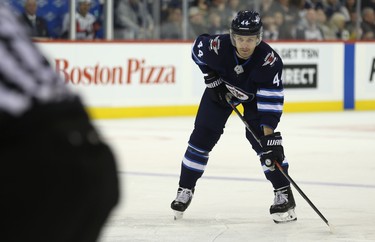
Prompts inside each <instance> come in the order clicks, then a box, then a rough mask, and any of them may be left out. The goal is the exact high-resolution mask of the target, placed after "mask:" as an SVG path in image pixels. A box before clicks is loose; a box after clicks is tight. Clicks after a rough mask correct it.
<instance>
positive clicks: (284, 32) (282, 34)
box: [273, 11, 293, 40]
mask: <svg viewBox="0 0 375 242" xmlns="http://www.w3.org/2000/svg"><path fill="white" fill-rule="evenodd" d="M273 17H274V19H275V25H276V27H277V29H278V31H279V36H278V39H279V40H288V39H293V33H292V29H290V28H289V27H288V25H286V24H284V15H283V14H282V13H281V12H278V11H277V12H275V13H274V14H273Z"/></svg>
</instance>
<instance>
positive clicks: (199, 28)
mask: <svg viewBox="0 0 375 242" xmlns="http://www.w3.org/2000/svg"><path fill="white" fill-rule="evenodd" d="M207 31H208V29H207V26H206V21H205V18H204V16H203V13H202V11H201V10H200V9H199V8H198V7H195V6H193V7H190V9H189V36H188V37H189V39H195V38H196V37H197V36H198V35H201V34H204V33H207Z"/></svg>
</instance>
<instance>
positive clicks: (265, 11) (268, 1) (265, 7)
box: [260, 0, 274, 16]
mask: <svg viewBox="0 0 375 242" xmlns="http://www.w3.org/2000/svg"><path fill="white" fill-rule="evenodd" d="M273 2H274V1H273V0H263V1H261V2H260V13H261V15H263V16H266V15H270V14H271V12H270V8H271V6H272V4H273Z"/></svg>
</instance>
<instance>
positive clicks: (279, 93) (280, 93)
mask: <svg viewBox="0 0 375 242" xmlns="http://www.w3.org/2000/svg"><path fill="white" fill-rule="evenodd" d="M257 96H260V97H265V98H283V97H284V90H278V89H259V90H258V91H257Z"/></svg>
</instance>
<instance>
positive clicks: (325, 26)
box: [315, 8, 336, 40]
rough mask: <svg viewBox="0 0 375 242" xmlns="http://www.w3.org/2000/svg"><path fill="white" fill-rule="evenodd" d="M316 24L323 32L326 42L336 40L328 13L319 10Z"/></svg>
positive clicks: (317, 10)
mask: <svg viewBox="0 0 375 242" xmlns="http://www.w3.org/2000/svg"><path fill="white" fill-rule="evenodd" d="M315 11H316V23H317V24H318V25H319V28H320V29H321V30H322V32H323V36H324V39H325V40H335V39H336V36H335V34H334V33H333V31H332V30H331V27H330V26H329V23H328V20H327V16H326V13H325V12H324V10H323V9H322V8H317V9H316V10H315Z"/></svg>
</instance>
